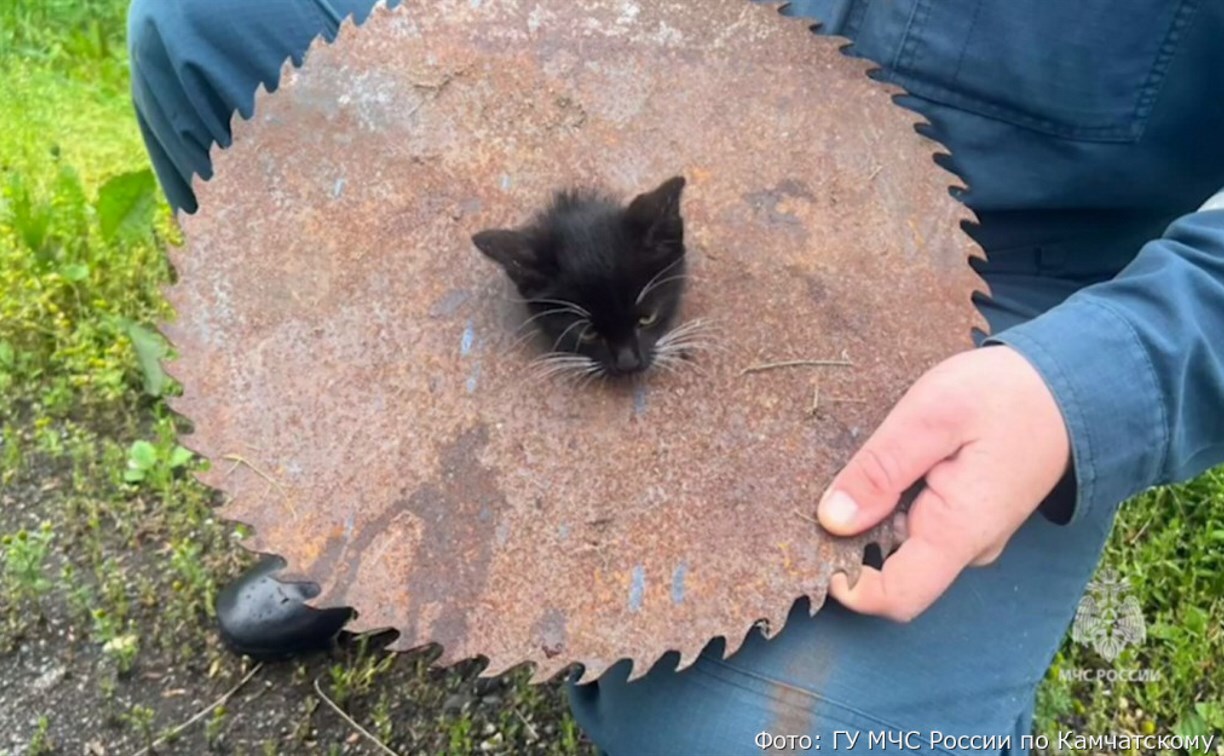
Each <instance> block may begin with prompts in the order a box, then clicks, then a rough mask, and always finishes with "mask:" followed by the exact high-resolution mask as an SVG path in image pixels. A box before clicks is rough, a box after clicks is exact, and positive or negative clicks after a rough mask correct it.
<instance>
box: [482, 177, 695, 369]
mask: <svg viewBox="0 0 1224 756" xmlns="http://www.w3.org/2000/svg"><path fill="white" fill-rule="evenodd" d="M684 183H685V182H684V178H683V177H680V176H677V177H675V178H671V179H668V180H667V181H665V182H664V183H663V184H661V185H660V186H659V187H658V188H656V189H654V190H653V191H651V192H647V193H645V194H641V195H638V196H637V197H635V198H634V199H633V200H632V201H631V202H630V203H629V204H628V205H627V206H622V205H621V204H619V203H617V202H615V201H614V200H612V199H610V198H609V197H607V196H604V195H601V194H599V193H596V192H590V191H564V192H560V193H558V194H557V195H556V197H555V198H554V200H553V203H552V205H551V206H550V207H549V208H548V209H547V210H545V211H544V212H542V213H540V214H539V215H538V216H536V218H535V219H534V220H533V221H532V222H531V223H530V224H528V225H527V226H524V227H522V228H517V229H491V230H486V231H481V232H480V233H478V234H476V235H475V236H473V237H472V241H473V243H475V245H476V247H477V249H479V250H480V251H481V252H482V253H484V254H485V255H486V256H487V257H489V258H490V259H491V260H493V261H494V262H496V263H497V264H499V265H501V266H502V268H503V269H504V270H505V272H506V274H507V275H508V276H509V277H510V280H511V281H513V282H514V284H515V286H516V287H517V288H518V290H519V293H520V294H521V295H522V296H523V299H525V300H526V301H527V306H528V308H529V310H530V311H531V315H532V317H533V318H534V320H533V321H532V322H533V323H534V324H535V325H536V326H537V327H538V328H539V329H540V330H541V331H542V332H543V333H544V334H545V335H546V336H547V338H548V340H549V341H550V343H551V344H552V347H551V349H552V351H554V352H573V353H575V354H580V355H583V356H585V357H587V358H589V359H591V360H592V361H593V364H597V365H598V366H599V367H600V368H601V371H600V372H604V373H607V374H609V375H623V374H628V373H636V372H640V371H643V370H646V369H647V368H649V367H650V365H651V363H652V361H653V359H654V356H655V355H654V347H655V344H656V342H658V340H659V339H660V338H661V337H662V336H663V335H664V334H666V333H667V331H668V329H670V328H671V326H672V325H673V323H674V321H675V318H676V314H677V311H678V310H679V308H680V300H681V297H682V295H683V292H684V277H685V259H684V221H683V219H682V218H681V215H680V194H681V191H682V190H683V189H684Z"/></svg>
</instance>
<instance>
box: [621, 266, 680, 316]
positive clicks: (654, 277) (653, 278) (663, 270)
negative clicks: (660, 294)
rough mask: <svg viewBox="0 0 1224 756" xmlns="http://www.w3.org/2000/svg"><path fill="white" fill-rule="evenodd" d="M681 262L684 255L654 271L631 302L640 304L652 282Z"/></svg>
mask: <svg viewBox="0 0 1224 756" xmlns="http://www.w3.org/2000/svg"><path fill="white" fill-rule="evenodd" d="M682 262H684V257H683V256H681V257H677V258H676V259H675V260H672V261H671V262H670V263H669V264H668V265H666V266H665V267H664V268H663V269H662V270H660V271H659V272H658V273H655V274H654V275H653V276H651V278H650V280H649V281H647V282H646V285H645V286H643V287H642V291H641V292H639V293H638V296H637V299H636V300H634V302H633V304H635V305H639V304H641V303H642V298H643V297H645V296H646V293H647V292H649V291H650V287H651V286H652V285H653V284H654V282H655V281H657V280H658V279H659V278H661V277H662V276H663V275H665V274H666V273H667V271H669V270H671V269H672V268H674V267H676V266H677V265H679V264H680V263H682Z"/></svg>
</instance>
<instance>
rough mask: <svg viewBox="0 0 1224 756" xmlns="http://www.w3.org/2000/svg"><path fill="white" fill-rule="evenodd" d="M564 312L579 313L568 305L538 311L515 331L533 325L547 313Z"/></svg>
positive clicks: (557, 313)
mask: <svg viewBox="0 0 1224 756" xmlns="http://www.w3.org/2000/svg"><path fill="white" fill-rule="evenodd" d="M563 312H572V313H574V314H575V315H578V314H579V313H577V312H575V311H574V310H571V309H569V308H568V307H557V308H554V309H552V310H544V311H543V312H537V313H536V314H535V315H532V316H531V317H529V318H527V319H526V320H524V321H523V322H522V323H519V326H518V328H515V329H514V332H515V333H518V332H519V331H521V330H523V329H524V328H526V327H527V326H529V325H531V324H532V323H534V322H535V321H537V320H539V319H540V318H542V317H545V316H547V315H559V314H561V313H563Z"/></svg>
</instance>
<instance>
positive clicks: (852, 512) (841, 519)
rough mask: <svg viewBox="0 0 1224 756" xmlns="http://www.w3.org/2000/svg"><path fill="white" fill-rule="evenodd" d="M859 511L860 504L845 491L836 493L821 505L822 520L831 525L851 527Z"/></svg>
mask: <svg viewBox="0 0 1224 756" xmlns="http://www.w3.org/2000/svg"><path fill="white" fill-rule="evenodd" d="M858 511H859V506H858V503H857V502H856V501H855V500H854V499H852V498H850V494H848V493H846V492H845V491H834V492H833V493H832V494H830V495H829V496H827V497H826V498H825V500H824V501H822V502H821V503H820V519H821V520H823V521H825V522H826V523H828V524H829V525H834V526H842V527H849V526H851V525H853V524H854V518H855V516H856V515H858Z"/></svg>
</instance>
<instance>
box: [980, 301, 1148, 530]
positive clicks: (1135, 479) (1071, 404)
mask: <svg viewBox="0 0 1224 756" xmlns="http://www.w3.org/2000/svg"><path fill="white" fill-rule="evenodd" d="M990 344H1004V345H1007V346H1010V347H1011V348H1013V349H1015V350H1016V351H1018V352H1019V353H1020V354H1021V355H1023V356H1024V357H1025V359H1027V360H1028V361H1029V362H1030V363H1031V364H1032V365H1033V367H1034V368H1036V369H1037V372H1038V373H1040V375H1041V377H1042V378H1043V379H1044V380H1045V382H1046V385H1047V386H1048V387H1049V388H1050V391H1051V392H1052V393H1053V395H1054V399H1055V401H1056V402H1057V403H1058V407H1059V410H1060V411H1061V412H1062V416H1063V421H1064V422H1065V423H1066V425H1067V432H1068V434H1069V438H1070V444H1071V456H1072V462H1071V464H1072V469H1073V475H1074V482H1075V486H1074V488H1075V492H1074V503H1073V505H1072V509H1071V512H1070V519H1069V522H1070V523H1076V522H1078V521H1081V520H1082V519H1083V518H1084V517H1086V516H1087V515H1088V514H1089V513H1090V512H1093V511H1096V510H1099V509H1100V508H1102V507H1105V508H1108V509H1110V510H1111V511H1114V510H1116V508H1117V507H1118V505H1119V504H1120V503H1121V502H1123V501H1125V500H1126V499H1128V498H1130V497H1131V496H1133V495H1135V494H1137V493H1139V492H1140V491H1142V490H1144V489H1146V488H1148V487H1149V486H1151V485H1154V483H1155V481H1156V480H1157V478H1158V476H1159V471H1160V470H1161V469H1162V464H1163V459H1164V457H1165V455H1166V453H1167V450H1168V447H1169V423H1168V418H1167V417H1166V415H1165V408H1164V406H1163V405H1162V404H1161V403H1160V402H1159V401H1158V399H1157V398H1158V397H1159V396H1160V391H1159V384H1158V380H1157V376H1156V370H1155V368H1154V366H1153V365H1152V362H1151V359H1150V357H1149V356H1148V354H1147V352H1146V350H1145V349H1144V347H1143V345H1142V343H1141V342H1140V340H1139V336H1138V334H1137V333H1136V332H1135V330H1134V328H1133V327H1132V326H1131V324H1130V323H1129V322H1128V321H1127V320H1126V318H1125V317H1124V316H1123V315H1122V314H1120V313H1118V312H1117V311H1116V310H1115V309H1114V308H1113V307H1111V306H1110V305H1109V304H1108V303H1106V302H1103V301H1101V300H1100V298H1098V297H1095V296H1093V295H1092V294H1091V293H1089V292H1081V293H1079V294H1076V295H1074V296H1072V297H1071V298H1070V299H1068V300H1067V301H1066V302H1064V303H1063V304H1061V305H1059V306H1058V307H1055V308H1054V309H1052V310H1050V311H1049V312H1047V313H1045V314H1044V315H1041V316H1039V317H1037V318H1034V319H1033V320H1030V321H1028V322H1026V323H1022V324H1020V325H1017V326H1015V327H1013V328H1010V329H1008V330H1006V331H1003V332H1002V333H1000V334H998V335H996V336H991V337H989V338H987V339H986V340H985V341H984V345H990ZM1059 489H1061V490H1062V491H1063V492H1069V488H1068V487H1067V486H1064V485H1061V484H1060V486H1059ZM1068 498H1070V497H1068ZM1043 506H1044V505H1043ZM1043 511H1044V510H1043ZM1051 519H1055V520H1056V521H1058V520H1060V519H1061V520H1065V519H1066V518H1065V517H1063V518H1057V517H1052V518H1051Z"/></svg>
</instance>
